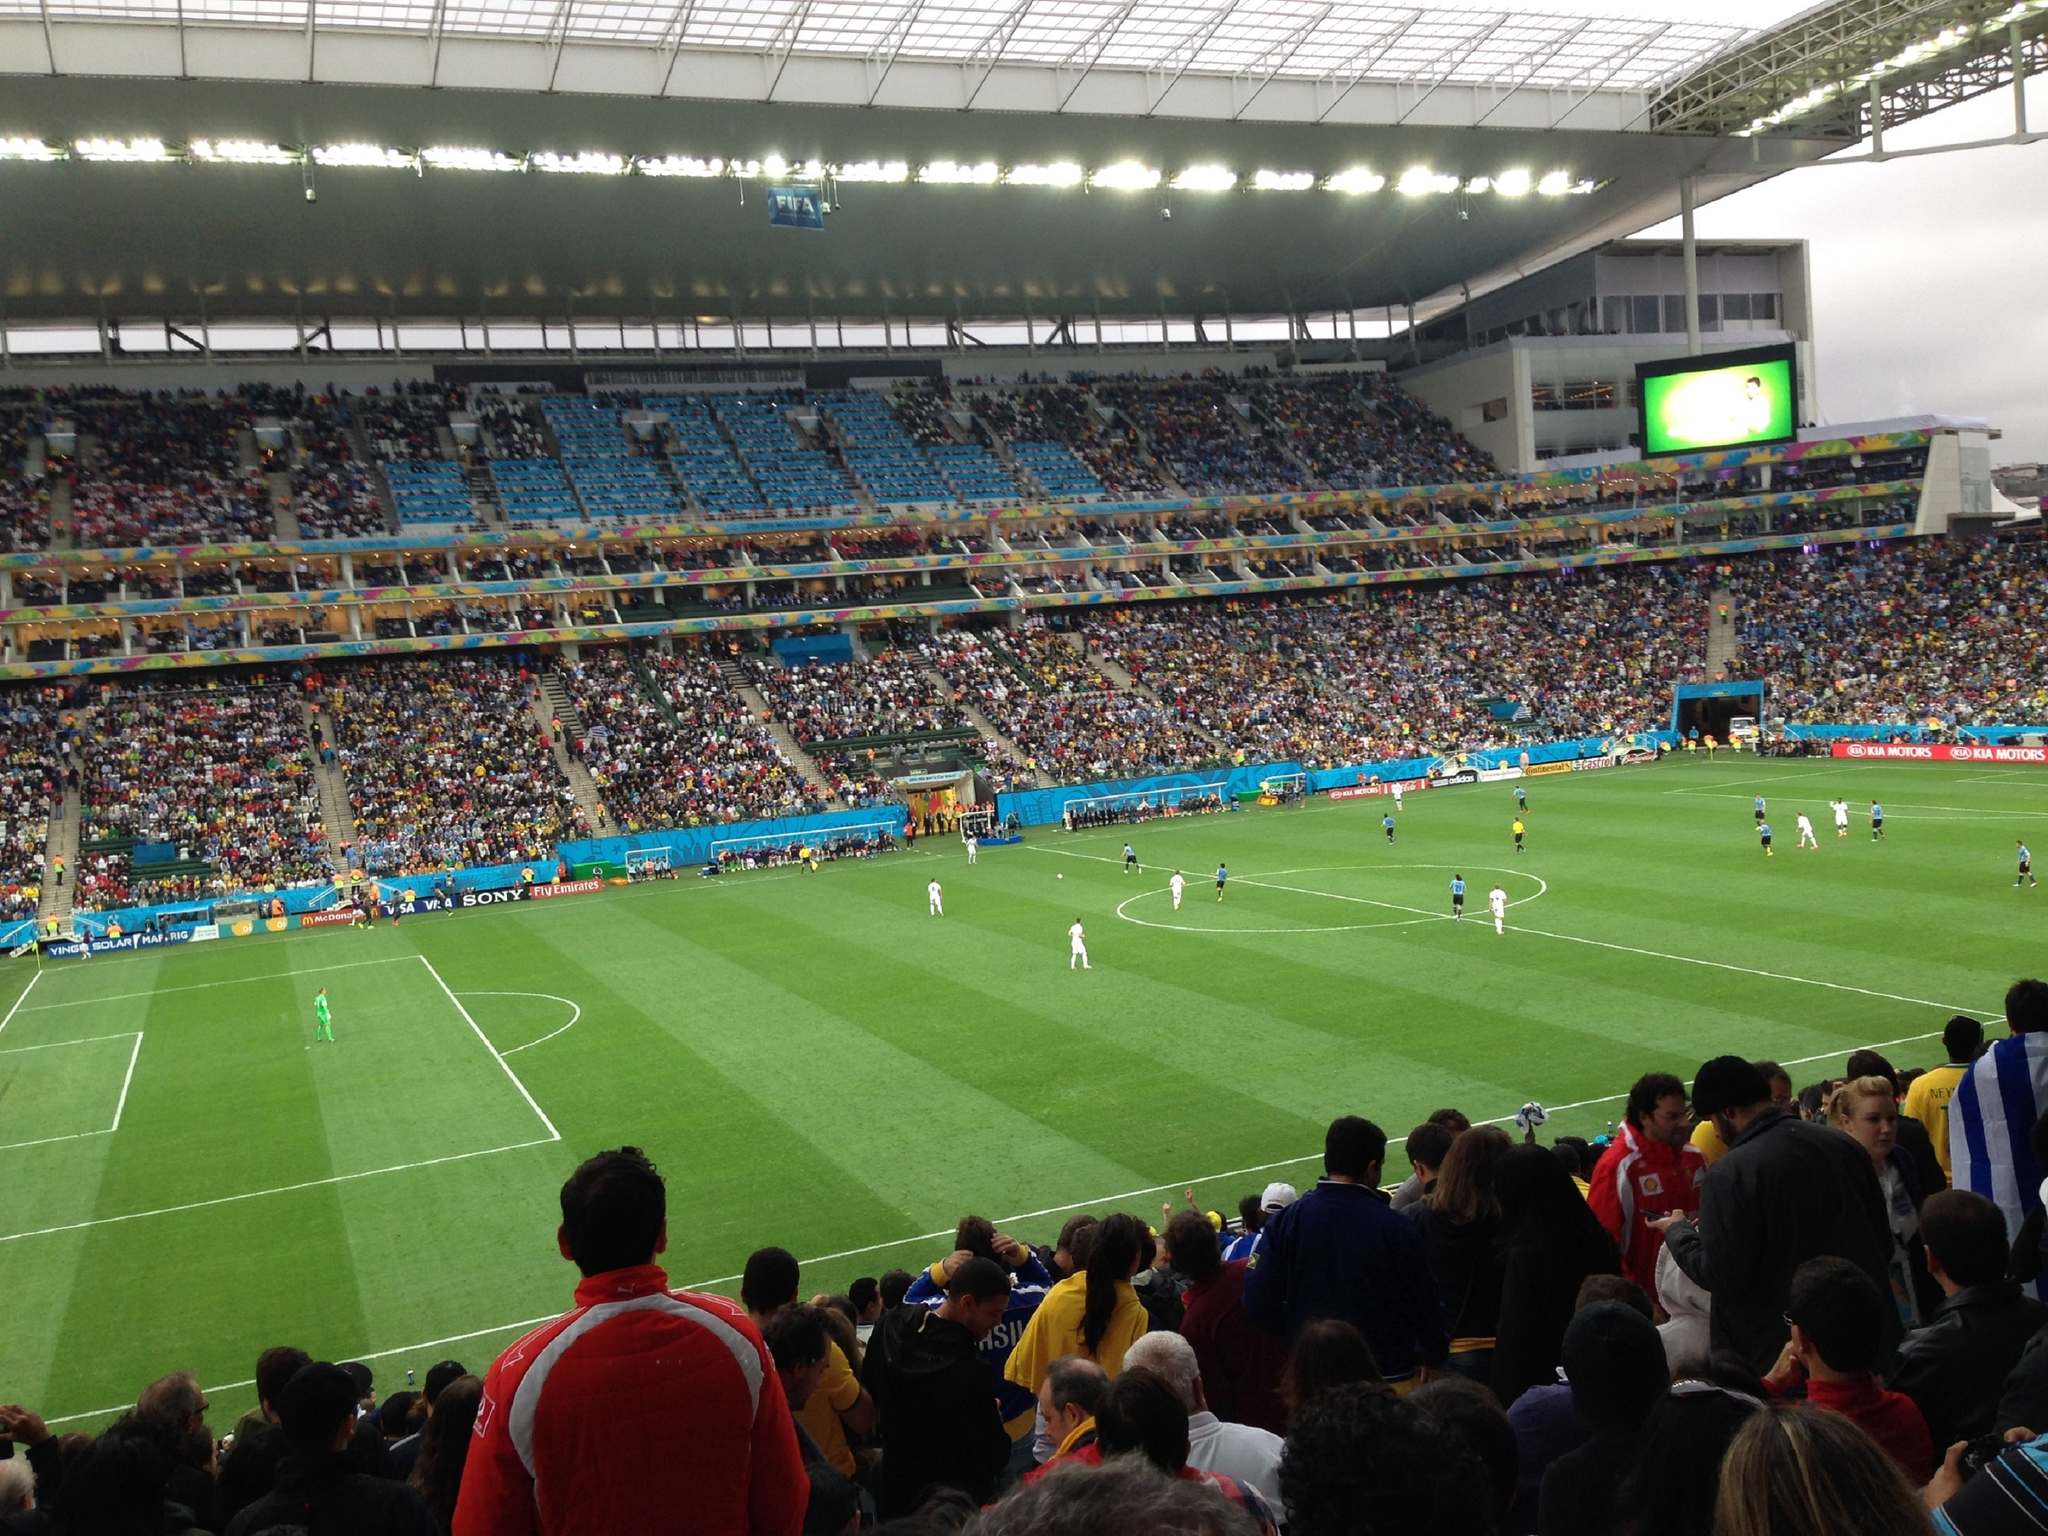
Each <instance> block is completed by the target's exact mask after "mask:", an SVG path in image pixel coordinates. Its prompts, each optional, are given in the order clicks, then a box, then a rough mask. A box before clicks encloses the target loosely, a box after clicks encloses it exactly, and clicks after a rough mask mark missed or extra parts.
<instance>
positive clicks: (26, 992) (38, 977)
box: [0, 968, 43, 1033]
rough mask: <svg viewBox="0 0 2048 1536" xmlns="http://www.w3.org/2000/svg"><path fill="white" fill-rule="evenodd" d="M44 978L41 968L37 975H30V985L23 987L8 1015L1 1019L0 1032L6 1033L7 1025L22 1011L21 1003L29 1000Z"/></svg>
mask: <svg viewBox="0 0 2048 1536" xmlns="http://www.w3.org/2000/svg"><path fill="white" fill-rule="evenodd" d="M42 979H43V973H42V971H41V969H40V968H39V969H38V970H37V971H36V973H35V975H33V976H31V977H29V979H28V985H27V986H25V987H23V988H22V989H21V996H19V997H17V998H16V999H15V1000H14V1006H13V1007H12V1008H9V1009H8V1010H7V1017H6V1018H4V1019H0V1033H5V1032H6V1029H7V1026H8V1025H10V1024H12V1023H13V1022H14V1016H15V1015H16V1014H17V1013H19V1012H21V1005H22V1004H23V1003H25V1002H27V1001H28V995H29V993H31V992H33V991H35V989H36V983H37V982H39V981H41V980H42Z"/></svg>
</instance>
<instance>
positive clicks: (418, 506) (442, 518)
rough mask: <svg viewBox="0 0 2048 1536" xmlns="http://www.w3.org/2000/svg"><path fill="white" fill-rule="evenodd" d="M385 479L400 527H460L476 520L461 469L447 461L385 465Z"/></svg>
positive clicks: (432, 460)
mask: <svg viewBox="0 0 2048 1536" xmlns="http://www.w3.org/2000/svg"><path fill="white" fill-rule="evenodd" d="M384 478H385V479H386V480H388V481H390V483H391V501H392V505H394V506H395V507H397V509H398V520H399V521H400V522H401V523H462V522H467V521H469V519H471V518H473V517H475V516H476V504H475V503H474V502H472V501H471V500H470V499H469V485H468V483H467V482H466V481H464V479H463V478H462V468H461V466H460V465H456V464H450V463H449V462H448V461H447V460H446V459H422V460H417V461H415V462H413V463H410V464H386V465H385V466H384Z"/></svg>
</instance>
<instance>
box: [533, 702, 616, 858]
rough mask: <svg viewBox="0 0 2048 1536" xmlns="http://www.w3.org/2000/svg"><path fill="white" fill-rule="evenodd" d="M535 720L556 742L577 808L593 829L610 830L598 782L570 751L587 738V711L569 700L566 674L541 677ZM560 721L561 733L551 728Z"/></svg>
mask: <svg viewBox="0 0 2048 1536" xmlns="http://www.w3.org/2000/svg"><path fill="white" fill-rule="evenodd" d="M533 718H534V719H535V720H536V721H538V722H539V723H540V726H541V729H542V730H544V731H547V733H548V737H549V739H550V740H551V741H552V742H553V743H554V753H555V766H556V767H558V768H560V769H561V770H562V777H563V778H565V779H567V780H568V781H569V789H570V791H571V792H572V793H573V794H574V795H575V796H576V808H577V809H578V810H580V811H581V812H582V813H583V815H584V819H585V820H587V821H588V822H589V823H590V825H591V826H592V827H593V828H595V829H597V830H599V831H600V832H602V831H605V830H608V829H609V828H610V827H611V825H612V820H611V816H610V814H609V813H608V812H607V811H606V810H605V808H604V796H603V795H602V794H600V793H599V792H598V788H597V780H595V779H593V778H592V777H591V776H590V770H589V769H588V768H586V767H584V766H583V760H582V759H581V758H580V757H578V756H577V755H576V754H575V753H574V752H572V751H571V750H570V749H569V743H570V742H574V741H581V740H582V739H583V736H584V725H583V712H582V711H581V710H579V709H578V708H577V707H576V701H575V700H574V699H572V698H570V697H569V688H568V685H567V684H566V683H564V682H563V681H562V674H561V673H560V672H557V671H555V670H554V669H553V668H550V669H549V670H548V671H546V672H544V673H542V674H541V679H540V692H539V693H538V694H536V695H535V696H534V700H533ZM557 720H559V721H561V722H562V729H561V731H560V732H556V731H554V730H552V729H551V727H552V726H553V724H554V722H555V721H557Z"/></svg>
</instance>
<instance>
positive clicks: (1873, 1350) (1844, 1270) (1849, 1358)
mask: <svg viewBox="0 0 2048 1536" xmlns="http://www.w3.org/2000/svg"><path fill="white" fill-rule="evenodd" d="M1890 1306H1891V1298H1890V1297H1888V1296H1886V1295H1885V1294H1884V1293H1883V1292H1882V1291H1880V1290H1879V1289H1878V1288H1877V1282H1876V1281H1875V1280H1872V1279H1871V1278H1870V1276H1868V1275H1866V1274H1865V1273H1863V1271H1862V1270H1860V1269H1858V1268H1857V1267H1856V1266H1855V1265H1854V1264H1852V1263H1850V1262H1849V1261H1848V1260H1847V1259H1838V1258H1834V1257H1832V1256H1829V1257H1826V1258H1818V1259H1808V1260H1807V1261H1806V1262H1805V1263H1804V1264H1802V1265H1800V1266H1799V1267H1798V1268H1797V1269H1795V1270H1794V1271H1793V1272H1792V1290H1791V1294H1790V1297H1789V1299H1788V1300H1787V1301H1786V1304H1785V1315H1786V1316H1787V1317H1789V1318H1790V1319H1791V1320H1792V1321H1793V1322H1794V1323H1796V1324H1798V1325H1799V1331H1800V1332H1801V1333H1803V1334H1805V1335H1806V1342H1807V1343H1809V1344H1811V1345H1812V1346H1813V1347H1814V1349H1815V1351H1816V1352H1817V1353H1818V1354H1819V1355H1820V1357H1821V1359H1822V1360H1824V1361H1826V1362H1827V1366H1828V1369H1829V1370H1833V1371H1840V1372H1842V1373H1843V1374H1845V1375H1850V1374H1854V1373H1856V1372H1858V1371H1868V1370H1871V1369H1874V1368H1875V1367H1876V1365H1877V1357H1878V1352H1879V1351H1880V1350H1881V1349H1882V1348H1883V1347H1884V1333H1885V1311H1886V1309H1887V1308H1888V1307H1890Z"/></svg>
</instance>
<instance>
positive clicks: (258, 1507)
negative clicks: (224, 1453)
mask: <svg viewBox="0 0 2048 1536" xmlns="http://www.w3.org/2000/svg"><path fill="white" fill-rule="evenodd" d="M360 1405H361V1389H360V1387H359V1385H358V1383H357V1380H356V1378H355V1377H354V1376H352V1375H350V1374H349V1372H347V1371H345V1370H343V1369H342V1368H341V1367H340V1366H338V1365H333V1364H330V1363H329V1362H327V1361H325V1360H316V1361H314V1362H313V1363H312V1364H311V1365H307V1366H302V1367H301V1368H300V1369H299V1370H298V1372H297V1373H296V1374H295V1375H293V1377H292V1379H291V1380H290V1381H289V1382H287V1383H286V1384H285V1389H284V1400H283V1402H282V1403H280V1404H279V1405H278V1406H279V1412H280V1415H281V1417H282V1421H283V1429H284V1438H285V1443H286V1446H287V1454H286V1456H285V1459H284V1462H283V1464H282V1465H281V1466H280V1467H279V1468H278V1477H277V1488H276V1490H275V1491H274V1492H272V1493H269V1494H267V1495H265V1496H264V1497H263V1498H260V1499H258V1500H257V1501H256V1502H255V1503H253V1504H251V1505H250V1506H249V1507H248V1508H246V1509H244V1510H243V1511H242V1512H241V1513H240V1514H238V1515H236V1516H235V1518H234V1519H233V1520H231V1521H229V1522H228V1528H227V1532H226V1536H257V1533H259V1532H262V1531H270V1530H276V1529H277V1528H278V1527H280V1526H297V1527H303V1528H306V1529H310V1530H318V1531H347V1532H349V1533H350V1536H436V1527H435V1525H434V1516H433V1514H432V1512H431V1511H429V1510H428V1508H427V1502H426V1500H425V1499H423V1498H421V1497H420V1496H419V1494H417V1493H416V1492H414V1491H413V1490H412V1489H411V1488H409V1487H407V1486H406V1485H405V1484H404V1483H397V1482H393V1481H391V1480H390V1479H389V1478H382V1477H366V1476H364V1475H363V1474H362V1473H360V1472H351V1471H349V1470H348V1462H347V1459H346V1457H347V1452H348V1443H349V1439H350V1437H351V1436H352V1435H353V1434H354V1433H355V1425H356V1410H357V1408H358V1407H359V1406H360Z"/></svg>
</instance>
